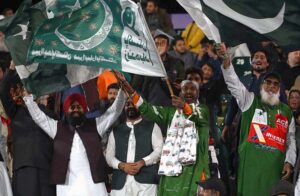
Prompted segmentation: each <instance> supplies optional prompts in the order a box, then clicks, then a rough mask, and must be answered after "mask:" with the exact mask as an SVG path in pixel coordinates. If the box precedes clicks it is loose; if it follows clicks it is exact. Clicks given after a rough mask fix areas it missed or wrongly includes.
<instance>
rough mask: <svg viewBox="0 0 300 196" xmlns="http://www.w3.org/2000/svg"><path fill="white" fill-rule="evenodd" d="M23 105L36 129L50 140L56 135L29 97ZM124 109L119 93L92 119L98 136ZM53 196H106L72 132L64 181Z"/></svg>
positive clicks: (52, 123) (54, 125)
mask: <svg viewBox="0 0 300 196" xmlns="http://www.w3.org/2000/svg"><path fill="white" fill-rule="evenodd" d="M24 101H25V104H26V105H27V108H28V110H29V112H30V114H31V116H32V119H33V120H34V121H35V122H36V123H37V125H39V126H40V127H41V128H42V129H43V130H44V131H45V132H46V133H47V134H48V135H49V136H50V137H51V138H52V139H54V138H55V135H56V133H57V122H58V121H56V120H54V119H51V118H49V117H48V116H46V115H45V114H44V113H43V112H42V111H41V110H40V109H39V107H38V106H37V104H36V103H35V102H34V101H33V97H32V95H29V96H25V97H24ZM124 105H125V95H124V93H123V92H122V91H119V94H118V96H117V98H116V100H115V102H114V103H113V105H112V106H111V107H110V108H109V109H108V110H107V111H106V112H105V113H104V114H103V115H102V116H100V117H98V118H96V123H97V130H98V133H99V135H100V136H101V135H102V134H103V133H104V132H105V131H106V130H107V129H108V128H109V127H110V126H111V125H112V124H113V122H114V121H115V120H116V119H117V118H118V117H119V115H120V114H121V112H122V109H123V108H124ZM56 193H57V196H107V195H108V194H107V191H106V187H105V184H104V182H101V183H94V182H93V179H92V176H91V170H90V165H89V162H88V158H87V154H86V151H85V147H84V145H83V143H82V140H81V138H80V137H79V135H78V133H77V132H75V134H74V138H73V143H72V148H71V154H70V161H69V167H68V171H67V174H66V181H65V184H63V185H60V184H58V185H56Z"/></svg>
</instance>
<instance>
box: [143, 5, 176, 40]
mask: <svg viewBox="0 0 300 196" xmlns="http://www.w3.org/2000/svg"><path fill="white" fill-rule="evenodd" d="M145 19H146V21H147V24H148V26H149V29H150V31H155V30H157V29H160V30H162V31H163V32H165V33H168V34H170V35H174V34H175V31H174V29H173V24H172V21H171V18H170V16H169V14H168V13H167V11H166V10H165V9H162V8H158V10H157V12H156V13H152V14H148V13H146V12H145Z"/></svg>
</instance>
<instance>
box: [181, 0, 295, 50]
mask: <svg viewBox="0 0 300 196" xmlns="http://www.w3.org/2000/svg"><path fill="white" fill-rule="evenodd" d="M177 2H178V3H179V4H181V6H182V7H183V8H184V9H185V10H186V11H187V12H188V13H189V14H190V15H191V17H192V18H193V19H194V20H195V22H196V23H197V24H198V25H199V26H200V28H201V29H202V30H203V31H204V33H205V34H206V35H207V36H208V37H209V38H210V39H213V40H216V41H217V42H220V41H221V40H222V41H223V42H226V43H227V45H230V46H235V45H238V44H241V43H250V42H252V43H253V42H260V41H266V40H271V41H274V42H275V43H277V44H278V45H279V46H281V47H282V48H283V49H284V50H295V49H299V48H300V33H299V32H300V20H299V18H300V4H299V2H298V1H292V0H277V1H258V0H239V1H233V0H188V1H186V0H177Z"/></svg>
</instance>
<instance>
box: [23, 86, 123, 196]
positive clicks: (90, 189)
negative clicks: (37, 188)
mask: <svg viewBox="0 0 300 196" xmlns="http://www.w3.org/2000/svg"><path fill="white" fill-rule="evenodd" d="M24 101H25V104H26V105H27V108H28V110H29V113H30V114H31V116H32V118H33V120H34V121H35V122H36V123H37V124H38V125H39V126H40V127H41V128H42V129H43V130H44V131H45V132H46V133H47V134H48V135H49V136H50V137H51V138H52V139H54V153H53V158H52V163H51V169H52V170H51V177H50V181H51V183H53V184H56V185H57V186H56V188H57V195H58V196H84V195H88V196H96V195H97V196H106V195H107V191H106V188H105V184H104V181H105V180H106V178H107V175H106V172H107V171H106V170H107V167H106V162H105V158H104V156H103V152H102V150H101V137H99V136H101V135H102V134H103V133H104V132H105V131H106V130H107V128H108V127H110V125H111V124H112V123H113V122H114V121H115V120H116V119H117V118H118V116H119V114H120V113H121V111H122V108H123V107H124V104H125V97H124V94H123V93H122V92H121V91H120V92H119V95H118V97H117V99H116V101H115V103H114V104H113V105H112V106H111V107H110V108H109V109H108V110H107V111H106V112H105V113H104V114H103V115H102V116H100V117H98V118H96V120H95V119H87V118H86V117H85V114H84V113H85V112H86V111H87V104H86V101H85V99H84V97H83V96H82V95H80V94H77V93H74V94H71V95H70V96H68V97H67V98H66V99H65V101H64V106H63V109H64V112H65V115H66V118H65V120H62V121H56V120H54V119H51V118H50V117H48V116H46V115H45V114H44V113H43V112H42V111H41V110H40V109H39V108H38V107H37V104H36V103H35V102H34V101H33V96H32V95H27V96H25V97H24Z"/></svg>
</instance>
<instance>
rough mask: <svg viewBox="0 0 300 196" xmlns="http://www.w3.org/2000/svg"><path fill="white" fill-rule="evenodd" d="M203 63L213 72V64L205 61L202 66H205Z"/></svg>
mask: <svg viewBox="0 0 300 196" xmlns="http://www.w3.org/2000/svg"><path fill="white" fill-rule="evenodd" d="M205 65H207V66H208V67H210V68H211V69H212V71H213V72H215V68H214V66H213V64H211V63H210V62H206V63H204V64H203V65H202V67H203V66H205Z"/></svg>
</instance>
